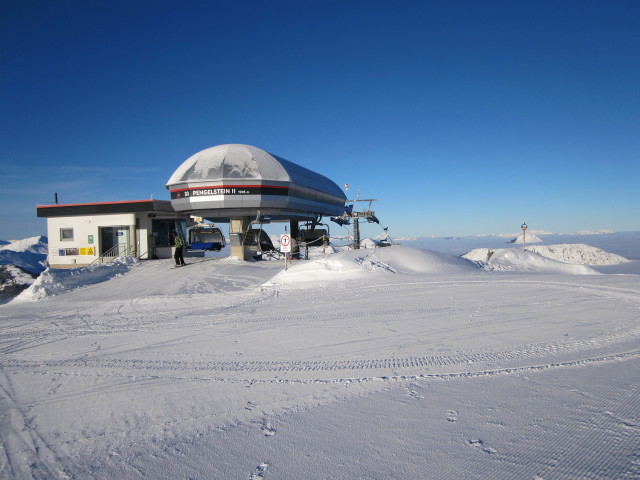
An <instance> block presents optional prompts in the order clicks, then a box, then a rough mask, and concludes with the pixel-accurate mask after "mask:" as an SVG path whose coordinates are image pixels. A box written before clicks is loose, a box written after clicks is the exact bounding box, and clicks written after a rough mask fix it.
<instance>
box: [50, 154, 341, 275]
mask: <svg viewBox="0 0 640 480" xmlns="http://www.w3.org/2000/svg"><path fill="white" fill-rule="evenodd" d="M166 188H167V189H168V190H169V191H170V195H171V201H163V200H136V201H122V202H103V203H84V204H70V205H57V204H56V205H42V206H38V207H37V215H38V216H39V217H44V218H46V219H47V234H48V237H49V264H50V265H51V267H54V268H55V267H58V268H68V267H74V266H81V265H89V264H91V263H93V262H96V261H100V260H101V259H104V258H110V257H114V256H135V257H138V258H143V259H152V258H169V257H170V256H171V255H172V249H171V245H170V244H169V242H170V240H169V235H170V233H171V231H172V230H177V231H178V232H180V233H181V235H182V236H183V237H184V238H186V237H187V229H188V228H189V225H190V224H191V219H192V218H193V217H200V218H202V219H205V220H208V221H210V222H216V223H229V238H230V243H231V255H232V256H237V257H238V258H241V259H243V260H245V259H248V258H250V257H251V256H252V242H251V241H250V239H251V238H254V237H255V235H254V232H255V231H254V229H253V226H254V225H255V224H260V225H262V224H265V223H271V222H286V223H288V227H289V229H290V230H289V231H290V233H291V237H292V240H293V241H294V242H295V240H296V239H299V238H301V235H302V233H301V232H300V229H299V226H300V222H305V225H306V227H307V229H313V228H314V227H315V226H317V225H320V224H321V221H322V218H323V217H324V216H337V215H341V214H342V213H343V212H344V209H345V201H346V196H345V195H344V193H343V192H342V190H341V189H340V188H339V187H338V186H337V185H336V184H335V183H334V182H333V181H331V180H329V179H328V178H327V177H324V176H323V175H320V174H319V173H316V172H313V171H311V170H309V169H307V168H305V167H302V166H300V165H297V164H295V163H293V162H290V161H288V160H285V159H283V158H281V157H278V156H276V155H273V154H270V153H268V152H266V151H264V150H262V149H260V148H257V147H253V146H250V145H240V144H229V145H218V146H216V147H211V148H208V149H205V150H202V151H201V152H198V153H196V154H195V155H192V156H191V157H189V158H188V159H187V160H185V161H184V162H183V163H182V164H181V165H180V166H179V167H178V168H177V169H176V170H175V172H174V173H173V174H172V175H171V177H170V178H169V180H168V182H167V184H166Z"/></svg>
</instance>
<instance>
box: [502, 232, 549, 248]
mask: <svg viewBox="0 0 640 480" xmlns="http://www.w3.org/2000/svg"><path fill="white" fill-rule="evenodd" d="M523 239H524V240H525V243H526V244H527V245H528V244H529V243H542V242H544V240H542V239H541V238H540V237H538V236H537V235H535V234H534V233H533V232H530V233H527V234H526V235H522V234H520V235H518V236H517V237H516V238H514V239H512V240H509V242H508V243H519V244H522V240H523Z"/></svg>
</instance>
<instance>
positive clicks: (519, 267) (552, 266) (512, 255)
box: [474, 248, 599, 275]
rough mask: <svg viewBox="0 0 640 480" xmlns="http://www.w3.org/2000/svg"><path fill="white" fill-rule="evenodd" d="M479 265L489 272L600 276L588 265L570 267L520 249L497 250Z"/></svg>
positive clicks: (479, 262)
mask: <svg viewBox="0 0 640 480" xmlns="http://www.w3.org/2000/svg"><path fill="white" fill-rule="evenodd" d="M474 256H475V255H474ZM478 264H479V265H481V266H482V268H484V269H485V270H489V271H501V272H536V273H563V274H566V275H599V273H598V272H596V271H595V270H594V269H592V268H590V267H588V266H587V265H570V264H566V263H563V262H559V261H557V260H553V259H551V258H547V257H543V256H542V255H538V254H537V253H534V252H530V251H528V250H527V251H522V250H521V249H518V248H503V249H499V250H495V251H493V254H492V255H490V256H489V259H488V260H487V261H478Z"/></svg>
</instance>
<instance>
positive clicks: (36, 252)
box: [0, 236, 48, 274]
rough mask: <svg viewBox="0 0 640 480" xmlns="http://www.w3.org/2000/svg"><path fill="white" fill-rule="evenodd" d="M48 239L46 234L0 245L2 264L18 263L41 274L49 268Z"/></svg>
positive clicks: (23, 267)
mask: <svg viewBox="0 0 640 480" xmlns="http://www.w3.org/2000/svg"><path fill="white" fill-rule="evenodd" d="M47 252H48V239H47V237H45V236H38V237H31V238H25V239H23V240H14V241H11V242H9V243H7V244H6V245H2V246H0V265H16V266H18V267H20V268H21V269H22V270H25V271H27V272H30V273H34V274H39V273H40V272H42V271H44V269H45V268H47Z"/></svg>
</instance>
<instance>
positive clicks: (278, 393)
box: [0, 235, 640, 480]
mask: <svg viewBox="0 0 640 480" xmlns="http://www.w3.org/2000/svg"><path fill="white" fill-rule="evenodd" d="M541 237H542V240H543V242H547V243H548V239H547V238H544V236H542V235H541ZM590 238H591V237H590ZM629 238H631V239H637V238H638V237H637V236H633V235H631V236H629V237H625V239H627V240H628V239H629ZM485 240H486V239H485ZM554 240H555V239H554ZM574 240H575V239H573V238H572V239H568V241H569V243H587V242H579V241H574ZM438 241H442V240H438ZM451 241H453V242H455V240H451ZM465 241H466V242H467V243H469V245H470V243H471V242H468V241H467V240H465ZM603 241H605V240H604V239H603ZM606 241H608V242H610V244H611V245H614V244H616V241H617V240H616V241H612V240H611V239H609V240H606ZM558 243H562V242H553V243H552V245H554V244H558ZM589 244H590V245H591V246H595V247H599V248H603V246H601V245H594V243H593V242H589ZM496 245H498V242H496ZM496 245H493V244H491V242H486V243H484V244H483V240H482V239H479V240H476V244H475V245H473V246H472V248H476V247H479V246H485V247H487V248H492V249H494V248H497V247H496ZM470 246H471V245H470ZM537 246H538V245H536V247H537ZM505 247H507V245H506V243H505V240H504V239H502V240H501V241H500V243H499V248H505ZM472 248H469V249H468V250H471V249H472ZM436 250H437V249H436ZM440 250H445V251H446V250H447V249H440ZM468 250H465V251H468ZM570 250H572V249H570ZM604 250H606V251H608V252H612V253H617V254H619V255H623V256H626V257H627V258H630V259H632V261H629V262H623V263H619V264H613V265H607V266H591V267H589V266H585V265H580V266H576V265H573V264H569V263H564V262H559V261H557V260H554V259H551V258H548V257H544V256H541V255H539V254H537V253H535V252H533V251H526V252H523V251H522V250H521V249H518V248H517V247H512V248H510V249H508V250H507V251H505V252H502V253H499V254H496V253H494V255H493V256H492V259H493V264H492V265H493V266H490V265H489V263H490V262H491V259H489V261H487V262H473V261H470V260H466V259H462V258H459V257H457V256H452V255H449V254H448V253H441V252H435V251H424V250H420V249H415V248H410V247H407V246H399V247H388V248H380V249H374V250H360V251H344V252H339V253H335V254H331V255H327V256H326V257H325V256H323V255H322V254H321V253H320V252H319V251H315V252H314V255H313V259H312V260H309V261H299V262H294V264H293V265H292V266H291V267H290V268H289V269H288V270H287V271H284V268H283V267H284V266H283V263H282V262H280V261H263V262H254V263H247V262H239V261H237V260H234V259H231V258H200V259H190V265H187V266H186V267H182V268H171V266H172V265H171V264H172V262H171V261H169V260H166V261H165V260H159V261H148V262H141V263H135V264H121V265H119V266H118V267H116V268H118V269H119V270H118V271H117V272H116V273H115V274H113V275H110V274H109V275H110V278H109V279H108V280H106V281H103V282H99V283H97V280H99V279H100V278H101V276H103V275H104V276H103V277H102V279H103V280H104V279H105V278H106V277H107V275H108V274H107V273H106V271H100V270H97V269H96V267H93V268H90V269H83V270H79V271H78V272H77V273H75V274H73V275H71V274H69V273H67V274H61V273H46V274H45V275H43V276H42V277H41V278H40V279H39V280H38V281H37V282H36V283H34V285H33V286H32V287H31V288H30V289H29V290H27V291H25V292H23V294H21V296H20V297H19V298H18V299H16V300H14V301H13V302H11V303H9V304H6V305H2V306H0V352H1V356H0V369H1V375H0V387H1V389H0V432H1V434H2V435H1V436H2V452H1V455H0V478H3V479H4V478H7V479H9V478H54V479H57V478H61V479H65V478H72V479H88V478H91V479H114V478H122V479H124V478H126V479H136V478H154V479H166V478H172V479H173V478H176V479H225V480H226V479H243V480H247V479H253V480H255V479H329V478H332V479H424V478H433V479H461V478H471V479H486V478H499V479H532V480H533V479H537V480H540V479H545V480H549V479H635V478H640V395H639V394H640V385H639V383H638V373H637V372H638V371H639V369H640V275H639V274H640V267H639V266H640V252H639V251H638V250H639V249H638V244H637V243H635V244H634V243H633V242H631V243H629V242H628V241H625V240H620V241H619V243H618V247H617V248H615V249H612V250H608V249H606V248H604ZM465 251H462V252H459V253H456V255H459V254H461V253H465ZM625 253H626V255H625ZM496 255H497V256H496ZM493 257H495V258H493ZM498 260H499V261H498ZM496 266H500V268H496ZM112 273H113V272H112ZM603 273H605V274H603ZM52 275H57V278H56V279H55V281H54V280H52V278H53V277H52ZM82 275H86V277H87V278H88V279H92V280H91V282H87V283H92V284H89V285H86V286H84V285H85V283H84V282H83V281H82V278H81V277H82ZM53 286H55V288H54V287H53ZM47 288H49V290H47Z"/></svg>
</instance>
